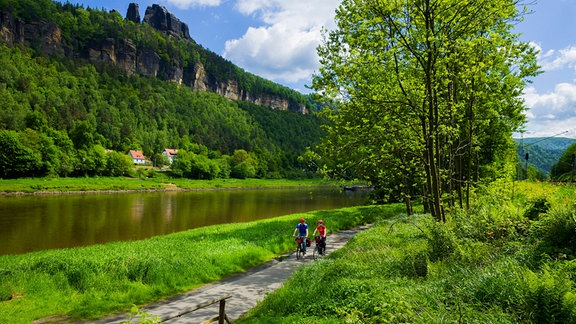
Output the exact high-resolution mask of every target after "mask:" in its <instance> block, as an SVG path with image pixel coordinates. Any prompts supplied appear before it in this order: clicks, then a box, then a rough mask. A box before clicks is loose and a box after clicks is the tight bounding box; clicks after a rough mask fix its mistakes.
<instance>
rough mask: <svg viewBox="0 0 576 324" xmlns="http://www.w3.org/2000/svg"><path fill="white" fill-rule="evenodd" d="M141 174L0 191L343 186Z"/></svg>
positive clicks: (25, 183) (17, 182)
mask: <svg viewBox="0 0 576 324" xmlns="http://www.w3.org/2000/svg"><path fill="white" fill-rule="evenodd" d="M139 175H140V176H139V177H137V178H130V177H86V178H58V177H55V178H21V179H0V193H5V194H16V193H25V194H31V193H46V194H50V193H55V194H59V193H63V192H90V191H123V190H206V189H259V188H281V187H307V186H342V185H343V183H342V182H337V181H330V180H323V179H298V180H290V179H214V180H191V179H186V178H177V177H170V176H169V175H168V174H163V173H161V172H154V171H141V172H140V173H139Z"/></svg>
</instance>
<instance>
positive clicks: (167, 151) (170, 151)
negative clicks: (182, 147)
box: [162, 148, 178, 164]
mask: <svg viewBox="0 0 576 324" xmlns="http://www.w3.org/2000/svg"><path fill="white" fill-rule="evenodd" d="M162 155H163V156H165V157H167V158H168V161H170V164H172V162H174V159H175V158H176V155H178V149H169V148H167V149H164V151H163V152H162Z"/></svg>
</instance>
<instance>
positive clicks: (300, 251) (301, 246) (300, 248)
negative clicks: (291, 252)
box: [296, 237, 307, 260]
mask: <svg viewBox="0 0 576 324" xmlns="http://www.w3.org/2000/svg"><path fill="white" fill-rule="evenodd" d="M306 239H307V238H306V237H296V242H298V246H297V247H296V260H300V258H303V257H304V254H305V253H306V252H304V251H306V250H305V246H304V244H306Z"/></svg>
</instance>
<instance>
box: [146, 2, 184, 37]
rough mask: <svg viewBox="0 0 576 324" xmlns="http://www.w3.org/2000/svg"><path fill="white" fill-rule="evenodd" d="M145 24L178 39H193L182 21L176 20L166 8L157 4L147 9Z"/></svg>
mask: <svg viewBox="0 0 576 324" xmlns="http://www.w3.org/2000/svg"><path fill="white" fill-rule="evenodd" d="M144 22H145V23H147V24H149V25H150V26H152V27H154V28H155V29H157V30H159V31H162V32H165V33H167V34H168V35H170V36H173V37H175V38H177V39H187V40H190V39H191V38H190V31H189V29H188V25H186V24H185V23H183V22H181V21H180V19H178V18H176V16H174V15H173V14H172V13H170V12H168V10H166V8H165V7H162V6H159V5H157V4H154V5H152V6H151V7H148V8H146V14H145V15H144Z"/></svg>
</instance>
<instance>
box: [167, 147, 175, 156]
mask: <svg viewBox="0 0 576 324" xmlns="http://www.w3.org/2000/svg"><path fill="white" fill-rule="evenodd" d="M164 152H165V153H166V155H168V156H172V155H176V154H178V149H169V148H167V149H164Z"/></svg>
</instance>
